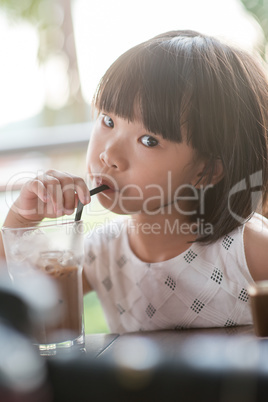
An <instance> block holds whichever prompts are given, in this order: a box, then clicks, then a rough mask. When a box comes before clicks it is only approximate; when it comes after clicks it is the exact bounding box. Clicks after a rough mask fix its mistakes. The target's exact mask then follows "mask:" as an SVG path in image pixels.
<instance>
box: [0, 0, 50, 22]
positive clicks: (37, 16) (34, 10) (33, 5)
mask: <svg viewBox="0 0 268 402" xmlns="http://www.w3.org/2000/svg"><path fill="white" fill-rule="evenodd" d="M0 7H2V8H3V9H4V10H5V11H6V12H7V14H8V15H9V16H10V17H13V18H20V19H21V18H22V19H25V20H28V21H30V22H35V23H37V22H39V21H42V20H43V21H44V20H45V19H47V18H48V16H49V13H47V12H45V13H43V11H45V10H47V11H48V10H49V8H52V7H53V0H19V1H18V0H0ZM42 14H43V15H42ZM47 22H48V21H47Z"/></svg>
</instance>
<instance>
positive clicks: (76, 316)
mask: <svg viewBox="0 0 268 402" xmlns="http://www.w3.org/2000/svg"><path fill="white" fill-rule="evenodd" d="M37 268H38V269H40V270H41V271H42V272H44V273H46V274H47V275H49V276H50V277H51V278H52V279H53V281H54V282H55V283H56V285H57V287H58V290H59V298H58V305H57V306H56V307H55V309H56V312H57V317H56V322H55V323H53V324H50V325H49V324H47V323H46V324H45V325H44V324H43V325H41V326H40V328H39V329H38V331H37V333H36V341H37V342H38V343H40V344H49V343H56V342H64V341H67V340H69V339H75V338H77V337H79V336H80V335H81V333H82V326H83V303H82V300H83V296H82V272H81V271H82V268H81V265H79V264H78V263H77V262H76V261H75V259H74V258H73V256H72V254H71V253H70V252H62V251H50V252H45V253H41V255H40V259H39V260H38V263H37Z"/></svg>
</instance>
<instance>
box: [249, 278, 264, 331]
mask: <svg viewBox="0 0 268 402" xmlns="http://www.w3.org/2000/svg"><path fill="white" fill-rule="evenodd" d="M248 293H249V296H250V300H251V311H252V317H253V324H254V330H255V334H256V335H257V336H260V337H267V336H268V281H259V282H256V283H255V284H254V286H251V287H250V288H249V290H248Z"/></svg>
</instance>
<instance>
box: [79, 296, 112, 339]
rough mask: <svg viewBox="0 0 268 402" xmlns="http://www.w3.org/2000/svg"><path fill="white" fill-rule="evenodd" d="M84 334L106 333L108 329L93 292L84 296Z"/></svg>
mask: <svg viewBox="0 0 268 402" xmlns="http://www.w3.org/2000/svg"><path fill="white" fill-rule="evenodd" d="M84 321H85V333H86V334H93V333H108V332H109V329H108V326H107V324H106V321H105V317H104V314H103V311H102V308H101V305H100V302H99V299H98V298H97V295H96V293H95V292H91V293H89V294H87V295H86V296H84Z"/></svg>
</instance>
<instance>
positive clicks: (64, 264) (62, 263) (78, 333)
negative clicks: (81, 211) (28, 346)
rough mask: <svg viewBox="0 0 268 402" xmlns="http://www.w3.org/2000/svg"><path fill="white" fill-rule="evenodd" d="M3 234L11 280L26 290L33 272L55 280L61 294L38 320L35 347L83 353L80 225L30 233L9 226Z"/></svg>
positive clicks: (54, 225) (42, 227)
mask: <svg viewBox="0 0 268 402" xmlns="http://www.w3.org/2000/svg"><path fill="white" fill-rule="evenodd" d="M2 234H3V241H4V248H5V253H6V259H7V265H8V271H9V274H10V276H11V278H12V280H13V281H14V282H17V283H18V282H20V283H23V284H24V285H23V286H25V283H27V278H30V276H31V275H32V273H33V272H35V273H36V274H38V273H39V272H40V275H41V274H43V275H44V274H45V275H46V276H48V277H49V278H51V279H52V281H51V282H53V283H54V284H56V288H57V290H58V292H56V297H55V298H54V302H53V303H54V304H53V308H51V311H50V313H49V314H48V315H46V314H44V315H43V316H40V317H37V319H36V325H35V331H34V338H35V342H34V343H35V344H37V345H38V347H39V350H40V352H41V354H43V355H50V354H55V353H56V352H57V351H58V350H63V349H68V350H70V348H72V349H75V348H78V349H82V348H83V345H84V325H83V291H82V264H83V254H84V228H83V223H82V221H78V222H76V221H75V222H74V221H64V222H62V221H60V222H58V221H51V222H50V221H49V222H42V223H41V224H38V225H36V226H31V227H27V228H7V227H5V228H2ZM25 279H26V282H25ZM37 298H39V297H38V296H37ZM45 298H46V300H50V295H49V294H46V295H45ZM37 301H38V300H37ZM37 301H36V302H37Z"/></svg>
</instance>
